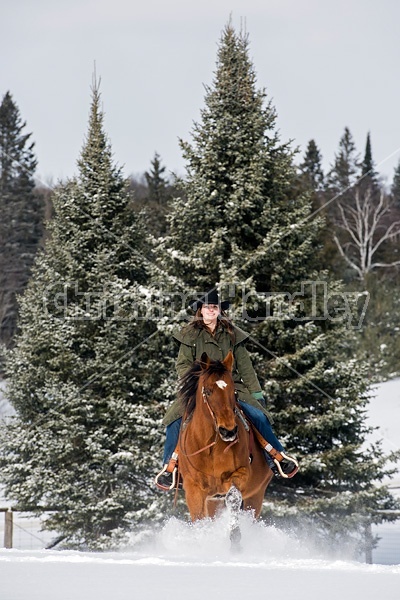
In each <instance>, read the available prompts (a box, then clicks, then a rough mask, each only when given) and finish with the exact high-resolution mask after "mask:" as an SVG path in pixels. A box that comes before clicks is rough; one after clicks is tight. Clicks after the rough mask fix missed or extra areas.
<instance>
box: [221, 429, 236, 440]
mask: <svg viewBox="0 0 400 600" xmlns="http://www.w3.org/2000/svg"><path fill="white" fill-rule="evenodd" d="M218 429H219V434H220V436H221V438H222V439H223V440H226V441H232V440H234V439H235V438H236V435H237V431H238V428H237V425H236V427H234V428H233V429H226V427H219V428H218Z"/></svg>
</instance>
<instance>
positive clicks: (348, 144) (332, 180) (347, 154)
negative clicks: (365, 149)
mask: <svg viewBox="0 0 400 600" xmlns="http://www.w3.org/2000/svg"><path fill="white" fill-rule="evenodd" d="M359 170H360V158H359V156H358V153H357V150H356V145H355V143H354V140H353V136H352V135H351V132H350V130H349V128H348V127H345V130H344V133H343V136H342V137H341V139H340V142H339V150H338V153H337V154H336V155H335V160H334V163H333V166H332V168H331V170H330V171H329V173H328V175H327V187H328V190H329V191H331V192H334V193H336V194H340V196H341V197H342V198H343V197H344V195H345V194H346V192H347V191H348V190H349V189H350V188H351V187H352V186H353V185H354V184H355V183H356V182H357V180H358V176H359Z"/></svg>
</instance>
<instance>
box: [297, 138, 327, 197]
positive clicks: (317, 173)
mask: <svg viewBox="0 0 400 600" xmlns="http://www.w3.org/2000/svg"><path fill="white" fill-rule="evenodd" d="M300 171H301V173H302V174H303V176H304V177H305V179H306V181H307V183H308V185H309V186H310V187H311V189H312V190H313V191H314V192H318V191H320V190H322V189H323V184H324V172H323V170H322V156H321V153H320V151H319V148H318V146H317V144H316V143H315V141H314V140H310V141H309V142H308V145H307V150H306V152H305V154H304V160H303V162H302V163H301V165H300Z"/></svg>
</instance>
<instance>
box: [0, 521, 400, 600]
mask: <svg viewBox="0 0 400 600" xmlns="http://www.w3.org/2000/svg"><path fill="white" fill-rule="evenodd" d="M227 526H228V522H227V519H226V518H224V517H222V518H220V519H219V520H217V521H216V522H213V523H210V522H207V523H201V524H197V525H195V526H191V525H188V524H185V523H182V522H181V521H177V520H175V519H170V520H169V521H168V523H167V524H166V525H165V526H164V528H163V529H162V530H160V531H158V532H157V533H155V534H154V535H153V536H151V537H148V538H147V539H143V540H141V541H140V540H132V545H133V547H132V549H125V550H124V551H121V552H114V553H104V554H98V553H88V552H70V551H61V552H59V551H58V552H57V551H49V550H47V551H46V550H42V551H21V550H2V551H0V598H1V599H2V600H103V599H104V600H105V599H107V600H109V599H112V600H131V599H132V600H135V599H138V600H139V599H140V600H142V599H143V600H153V599H154V600H156V599H159V598H168V599H170V598H172V599H177V600H181V599H182V600H183V599H185V600H187V599H190V600H205V599H206V598H212V599H213V598H218V597H224V598H229V599H230V600H239V599H240V600H242V599H243V600H245V599H246V600H247V598H251V597H252V596H254V595H257V596H260V597H262V598H279V599H281V600H320V599H321V598H323V599H324V600H337V599H338V598H340V600H350V599H353V598H362V599H363V600H376V598H384V600H398V598H399V587H400V566H399V565H396V566H384V565H364V564H362V563H359V562H355V561H352V560H350V559H346V556H343V557H341V559H340V560H338V559H333V558H332V557H330V556H329V554H328V551H327V554H326V556H321V553H320V552H319V553H318V555H317V553H314V552H313V549H312V547H308V546H305V545H304V544H301V545H300V544H299V543H298V542H297V541H295V540H294V539H291V538H290V536H288V535H286V534H283V533H282V532H279V531H277V530H275V529H273V528H271V527H266V526H264V525H263V524H262V523H254V522H252V521H251V519H250V518H249V517H246V516H243V517H242V522H241V529H242V547H243V548H242V552H240V553H236V554H235V553H234V554H232V552H231V551H230V546H229V540H228V537H227ZM135 548H136V549H135Z"/></svg>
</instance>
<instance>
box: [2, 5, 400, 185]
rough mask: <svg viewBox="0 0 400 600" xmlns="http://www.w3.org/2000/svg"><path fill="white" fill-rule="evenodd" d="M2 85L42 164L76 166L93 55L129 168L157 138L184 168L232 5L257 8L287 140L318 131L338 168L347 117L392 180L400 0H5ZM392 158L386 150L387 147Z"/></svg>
mask: <svg viewBox="0 0 400 600" xmlns="http://www.w3.org/2000/svg"><path fill="white" fill-rule="evenodd" d="M0 7H1V10H0V95H1V97H3V95H4V94H5V92H6V91H10V92H11V94H12V95H13V97H14V100H15V101H16V103H17V105H18V106H19V108H20V111H21V114H22V117H23V119H24V120H26V121H27V131H32V133H33V139H34V140H35V142H36V153H37V157H38V160H39V166H38V171H37V172H38V175H39V176H40V177H41V178H42V179H43V180H47V179H48V178H50V177H53V178H54V179H55V180H56V179H58V178H65V177H68V176H72V175H73V174H74V173H76V160H77V158H78V156H79V152H80V149H81V146H82V142H83V139H84V135H85V132H86V129H87V120H88V111H89V106H90V85H91V79H92V72H93V64H94V61H96V65H97V73H98V75H99V76H101V91H102V100H103V107H104V111H105V127H106V131H107V133H108V135H109V137H110V140H111V143H112V147H113V151H114V155H115V159H116V161H117V162H118V163H119V164H121V165H123V166H124V170H125V174H126V175H129V174H131V173H134V174H138V173H142V172H144V171H145V170H146V169H148V168H149V165H150V160H151V159H152V157H153V155H154V152H155V151H158V152H159V154H160V155H161V157H162V160H163V162H164V164H165V165H166V167H167V168H168V170H169V171H173V172H177V173H180V174H182V173H183V172H184V162H183V159H182V156H181V151H180V148H179V143H178V139H179V138H182V139H184V140H189V139H190V131H191V128H192V124H193V121H196V120H198V118H199V111H200V108H201V107H202V106H203V100H204V87H203V85H204V84H210V83H211V81H212V78H213V72H214V70H215V61H216V51H217V44H218V41H219V38H220V34H221V31H222V29H223V27H224V25H225V24H226V22H227V20H228V19H229V15H230V14H231V13H232V21H233V24H234V26H235V27H236V28H238V29H239V28H240V25H241V19H245V20H246V28H247V31H248V33H249V38H250V53H251V57H252V60H253V62H254V65H255V70H256V73H257V75H258V85H259V87H264V88H266V91H267V94H268V96H269V97H270V98H272V101H273V104H274V106H275V108H276V110H277V113H278V121H277V124H278V128H279V129H280V132H281V137H282V140H283V141H286V140H288V139H293V140H294V144H295V145H298V146H299V147H300V148H301V150H302V151H304V149H305V147H306V145H307V142H308V141H309V140H310V139H311V138H314V139H315V140H316V142H317V145H318V146H319V148H320V150H321V152H322V155H323V158H324V167H325V168H327V167H328V166H329V164H330V163H331V162H332V160H333V156H334V153H335V152H336V151H337V147H338V142H339V139H340V137H341V135H342V134H343V130H344V127H345V126H348V127H349V128H350V130H351V132H352V133H353V136H354V138H355V141H356V144H357V147H358V149H359V151H360V153H361V154H363V152H364V147H365V140H366V135H367V132H368V131H370V132H371V136H372V150H373V157H374V160H375V162H376V163H377V164H378V163H382V164H381V165H380V166H379V171H380V172H381V173H382V174H384V175H385V176H386V177H387V179H388V181H391V179H392V175H393V170H394V167H395V166H396V165H397V163H398V162H399V159H400V73H399V65H400V34H399V28H400V2H399V0H379V1H378V0H198V1H196V2H194V1H193V0H192V1H191V0H130V1H128V0H0ZM390 156H391V158H388V157H390Z"/></svg>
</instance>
